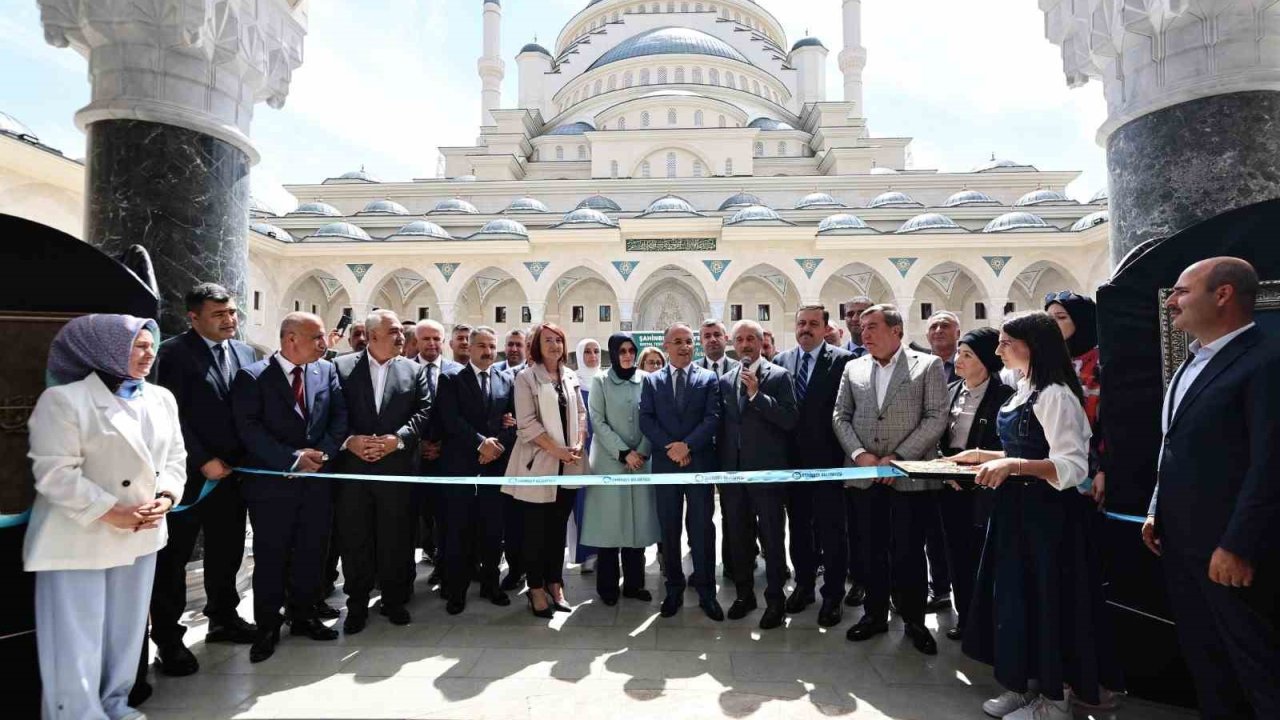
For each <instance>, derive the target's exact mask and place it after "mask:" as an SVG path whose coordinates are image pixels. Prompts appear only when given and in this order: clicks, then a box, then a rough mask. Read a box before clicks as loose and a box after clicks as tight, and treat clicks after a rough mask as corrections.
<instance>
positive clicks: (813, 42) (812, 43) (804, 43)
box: [791, 37, 827, 52]
mask: <svg viewBox="0 0 1280 720" xmlns="http://www.w3.org/2000/svg"><path fill="white" fill-rule="evenodd" d="M806 47H820V48H822V49H823V50H826V49H827V46H826V45H823V44H822V41H821V40H819V39H818V38H816V37H806V38H800V39H799V40H797V41H796V44H795V45H792V46H791V52H795V51H796V50H799V49H800V48H806Z"/></svg>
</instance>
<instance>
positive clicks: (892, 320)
mask: <svg viewBox="0 0 1280 720" xmlns="http://www.w3.org/2000/svg"><path fill="white" fill-rule="evenodd" d="M872 313H880V314H881V315H883V316H884V324H885V325H888V326H889V327H891V328H894V327H896V328H900V327H902V313H900V312H898V306H897V305H893V304H890V303H880V304H879V305H872V306H871V307H869V308H867V309H866V310H863V311H862V315H861V317H866V316H868V315H870V314H872Z"/></svg>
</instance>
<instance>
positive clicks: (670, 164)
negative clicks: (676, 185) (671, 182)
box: [667, 152, 676, 178]
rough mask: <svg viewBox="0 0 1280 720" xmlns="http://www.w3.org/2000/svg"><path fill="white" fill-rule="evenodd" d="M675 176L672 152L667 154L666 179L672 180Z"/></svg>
mask: <svg viewBox="0 0 1280 720" xmlns="http://www.w3.org/2000/svg"><path fill="white" fill-rule="evenodd" d="M675 176H676V154H675V153H673V152H669V153H667V177H669V178H673V177H675Z"/></svg>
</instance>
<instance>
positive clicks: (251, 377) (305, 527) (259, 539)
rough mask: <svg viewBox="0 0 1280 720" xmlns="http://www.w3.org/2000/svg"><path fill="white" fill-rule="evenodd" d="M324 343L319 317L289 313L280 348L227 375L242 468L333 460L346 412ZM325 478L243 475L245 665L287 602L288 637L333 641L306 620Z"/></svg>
mask: <svg viewBox="0 0 1280 720" xmlns="http://www.w3.org/2000/svg"><path fill="white" fill-rule="evenodd" d="M326 344H327V343H326V339H325V331H324V323H323V322H322V321H321V320H320V318H318V317H316V316H315V315H312V314H310V313H301V312H294V313H290V314H288V315H286V316H285V318H284V321H283V322H282V323H281V324H280V351H279V352H277V353H275V354H274V355H272V356H271V357H269V358H267V359H265V360H261V361H259V362H256V363H254V364H253V365H250V366H249V367H246V368H242V369H241V370H240V372H239V373H238V374H237V375H236V379H235V382H234V383H233V384H232V386H231V405H232V410H233V412H234V414H235V420H236V432H238V433H239V435H240V441H241V442H242V443H244V446H245V449H246V451H247V452H246V458H245V462H246V463H247V464H248V465H249V466H251V467H254V468H261V469H264V470H275V471H279V472H289V471H299V472H308V473H311V472H320V471H322V470H324V469H326V468H328V467H329V466H330V464H331V463H332V462H333V459H334V458H336V457H337V455H338V452H339V450H340V448H341V446H342V441H343V440H344V439H345V438H346V436H347V406H346V402H345V401H344V399H343V397H342V389H341V388H340V387H339V385H338V374H337V372H335V371H334V368H333V365H332V364H331V363H329V362H327V361H325V360H322V359H321V358H323V357H324V353H325V350H326V349H327V347H326ZM332 482H333V481H331V480H328V479H326V478H319V477H296V476H294V477H289V476H283V477H282V476H279V475H252V474H251V475H248V476H247V477H246V478H245V479H244V482H243V486H242V490H243V492H244V497H245V500H247V501H248V503H249V518H250V520H251V521H252V522H253V550H254V563H255V565H254V569H253V614H254V618H255V619H256V620H257V621H258V638H257V640H256V641H254V643H253V647H252V648H250V650H249V660H250V661H251V662H262V661H263V660H266V659H267V658H269V657H271V655H272V654H273V653H274V652H275V646H276V643H277V642H279V641H280V624H281V620H282V619H281V617H280V609H281V607H282V606H283V605H284V604H285V600H286V598H287V599H288V602H289V606H290V615H291V617H292V624H291V627H290V633H291V634H293V635H306V636H308V637H310V638H311V639H313V640H334V639H336V638H337V637H338V632H337V631H336V630H333V629H331V628H328V627H325V626H324V625H323V624H322V623H321V622H320V619H319V618H318V617H316V614H315V605H316V602H317V601H319V600H320V597H319V595H320V590H321V587H322V586H323V584H324V563H325V558H326V557H327V554H328V549H329V531H330V528H331V527H332V525H333V485H332ZM286 569H287V572H288V574H289V578H288V582H287V583H286V580H285V572H286ZM286 587H287V591H286Z"/></svg>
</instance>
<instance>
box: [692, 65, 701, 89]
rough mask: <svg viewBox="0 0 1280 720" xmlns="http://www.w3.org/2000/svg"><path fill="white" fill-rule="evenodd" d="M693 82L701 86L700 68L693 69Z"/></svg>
mask: <svg viewBox="0 0 1280 720" xmlns="http://www.w3.org/2000/svg"><path fill="white" fill-rule="evenodd" d="M693 82H694V84H695V85H701V84H702V68H694V69H693Z"/></svg>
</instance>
